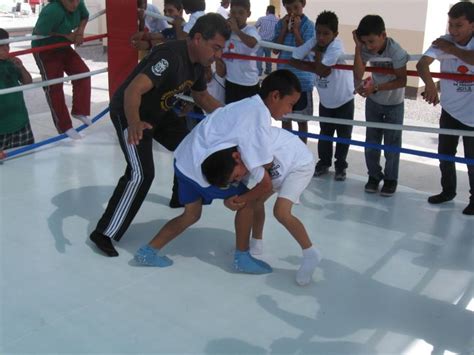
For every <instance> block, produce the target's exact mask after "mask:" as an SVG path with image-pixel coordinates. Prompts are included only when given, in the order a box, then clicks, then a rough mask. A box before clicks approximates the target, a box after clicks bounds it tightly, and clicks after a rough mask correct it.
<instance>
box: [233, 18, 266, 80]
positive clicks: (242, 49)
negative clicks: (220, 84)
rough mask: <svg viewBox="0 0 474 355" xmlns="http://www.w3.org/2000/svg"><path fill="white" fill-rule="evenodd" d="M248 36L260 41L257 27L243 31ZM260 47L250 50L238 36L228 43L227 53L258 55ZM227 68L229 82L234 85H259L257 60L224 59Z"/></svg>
mask: <svg viewBox="0 0 474 355" xmlns="http://www.w3.org/2000/svg"><path fill="white" fill-rule="evenodd" d="M242 32H244V33H245V34H246V35H249V36H251V37H254V38H255V39H256V40H257V41H260V40H261V38H260V35H259V34H258V30H257V28H256V27H255V26H246V27H244V28H243V29H242ZM258 47H259V45H258V44H257V45H255V47H253V48H250V47H248V46H246V45H245V44H244V43H243V42H242V41H241V40H240V38H238V37H237V36H236V35H232V37H231V38H230V39H229V40H228V41H227V42H226V45H225V51H224V52H226V53H237V54H243V55H252V56H255V55H257V51H258ZM224 62H225V65H226V68H227V80H229V81H230V82H232V83H234V84H239V85H243V86H254V85H257V84H258V81H259V77H258V68H257V62H256V61H255V60H241V59H224Z"/></svg>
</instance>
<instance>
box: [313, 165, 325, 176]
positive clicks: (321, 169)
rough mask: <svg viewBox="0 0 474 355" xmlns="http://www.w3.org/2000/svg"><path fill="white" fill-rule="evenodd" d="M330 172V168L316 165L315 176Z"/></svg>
mask: <svg viewBox="0 0 474 355" xmlns="http://www.w3.org/2000/svg"><path fill="white" fill-rule="evenodd" d="M328 172H329V166H324V165H316V168H315V169H314V174H313V176H321V175H325V174H327V173H328Z"/></svg>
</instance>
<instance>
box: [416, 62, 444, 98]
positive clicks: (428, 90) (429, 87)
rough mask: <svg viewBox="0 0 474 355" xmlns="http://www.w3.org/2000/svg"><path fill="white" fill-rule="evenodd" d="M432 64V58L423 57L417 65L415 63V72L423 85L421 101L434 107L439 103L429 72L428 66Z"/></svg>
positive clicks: (436, 90)
mask: <svg viewBox="0 0 474 355" xmlns="http://www.w3.org/2000/svg"><path fill="white" fill-rule="evenodd" d="M433 62H434V58H431V57H428V56H426V55H424V56H422V57H421V59H420V60H419V61H418V63H416V70H417V71H418V75H419V76H420V78H421V80H423V82H424V83H425V92H424V93H423V94H422V96H423V99H424V100H425V101H426V102H428V103H429V104H433V105H434V106H436V105H437V104H438V103H439V97H438V89H437V88H436V85H435V83H434V81H433V77H432V76H431V72H430V64H431V63H433Z"/></svg>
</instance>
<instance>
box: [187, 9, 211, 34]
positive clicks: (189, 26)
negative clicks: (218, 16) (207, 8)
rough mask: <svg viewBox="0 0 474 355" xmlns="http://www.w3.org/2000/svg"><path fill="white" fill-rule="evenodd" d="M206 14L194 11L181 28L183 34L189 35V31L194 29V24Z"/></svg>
mask: <svg viewBox="0 0 474 355" xmlns="http://www.w3.org/2000/svg"><path fill="white" fill-rule="evenodd" d="M205 14H206V13H205V12H204V11H196V12H193V13H192V14H191V16H189V21H188V22H186V24H185V25H184V27H183V32H186V33H189V32H191V29H192V28H193V27H194V24H195V23H196V21H197V20H198V18H200V17H201V16H204V15H205Z"/></svg>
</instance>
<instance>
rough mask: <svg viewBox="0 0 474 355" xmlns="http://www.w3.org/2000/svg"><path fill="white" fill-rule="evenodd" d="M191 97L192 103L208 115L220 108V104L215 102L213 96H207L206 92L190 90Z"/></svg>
mask: <svg viewBox="0 0 474 355" xmlns="http://www.w3.org/2000/svg"><path fill="white" fill-rule="evenodd" d="M191 96H192V98H193V99H194V103H195V104H196V105H198V106H199V107H200V108H202V109H203V110H204V111H206V112H208V113H211V112H213V111H214V110H216V109H218V108H219V107H222V104H221V103H220V102H219V101H218V100H216V99H215V98H214V96H212V95H211V94H209V92H208V91H207V90H204V91H194V90H191Z"/></svg>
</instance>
